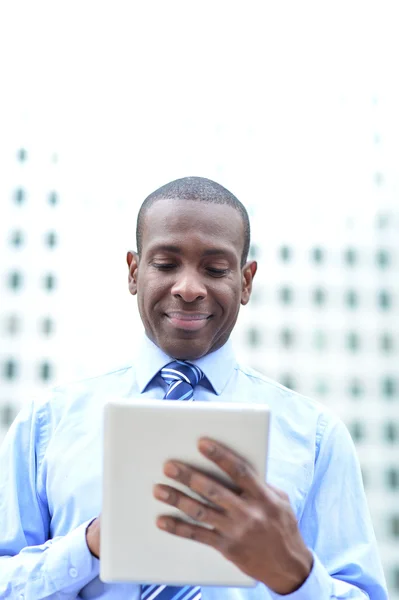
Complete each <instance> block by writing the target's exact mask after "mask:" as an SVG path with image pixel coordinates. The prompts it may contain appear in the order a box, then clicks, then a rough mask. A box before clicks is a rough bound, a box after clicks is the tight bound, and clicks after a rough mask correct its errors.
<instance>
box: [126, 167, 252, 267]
mask: <svg viewBox="0 0 399 600" xmlns="http://www.w3.org/2000/svg"><path fill="white" fill-rule="evenodd" d="M175 199H179V200H193V201H195V202H209V203H212V204H227V205H228V206H231V207H232V208H234V209H235V210H237V211H238V212H239V213H240V215H241V218H242V222H243V225H244V245H243V250H242V254H241V266H242V267H243V266H244V265H245V263H246V262H247V258H248V252H249V245H250V238H251V230H250V224H249V217H248V213H247V210H246V208H245V206H244V205H243V204H242V203H241V202H240V201H239V200H238V198H236V197H235V196H234V194H232V193H231V192H229V190H227V189H226V188H225V187H223V186H222V185H220V183H216V181H212V180H211V179H206V178H205V177H183V178H181V179H175V180H174V181H171V182H170V183H167V184H165V185H163V186H162V187H160V188H158V189H157V190H155V192H152V194H150V195H149V196H147V198H146V199H145V200H144V202H143V204H142V205H141V207H140V210H139V214H138V215H137V225H136V243H137V252H138V254H139V255H140V254H141V251H142V246H143V228H144V217H145V215H146V212H147V211H148V209H149V208H150V207H151V206H152V205H153V204H154V203H155V202H157V201H158V200H175Z"/></svg>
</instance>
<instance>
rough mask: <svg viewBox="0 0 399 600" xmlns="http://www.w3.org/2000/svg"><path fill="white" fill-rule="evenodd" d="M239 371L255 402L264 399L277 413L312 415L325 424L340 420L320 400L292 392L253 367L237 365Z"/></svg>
mask: <svg viewBox="0 0 399 600" xmlns="http://www.w3.org/2000/svg"><path fill="white" fill-rule="evenodd" d="M237 370H238V372H239V373H240V375H241V376H242V377H245V378H246V380H247V381H248V383H249V384H250V385H251V387H252V392H253V394H254V396H253V398H254V400H255V401H258V399H260V398H261V399H263V401H264V402H266V403H269V404H270V405H271V408H272V409H274V410H275V411H276V410H277V411H278V412H279V411H280V410H282V411H284V412H285V413H287V411H288V412H294V413H298V414H301V415H303V416H305V415H309V416H310V415H312V417H313V418H315V419H316V420H321V421H325V422H327V421H331V420H339V418H338V416H337V415H336V414H335V413H334V412H333V411H332V410H331V409H330V408H329V407H327V406H326V405H325V404H323V403H322V402H320V401H319V400H317V399H315V398H312V397H310V396H307V395H304V394H301V393H299V392H297V391H295V390H292V389H290V388H288V387H286V386H284V385H283V384H281V383H279V382H278V381H276V380H275V379H272V378H271V377H268V376H267V375H265V374H264V373H261V372H260V371H257V370H256V369H253V368H252V367H249V366H247V365H244V364H241V363H240V364H237Z"/></svg>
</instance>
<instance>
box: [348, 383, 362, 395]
mask: <svg viewBox="0 0 399 600" xmlns="http://www.w3.org/2000/svg"><path fill="white" fill-rule="evenodd" d="M349 393H350V395H351V396H352V397H353V398H360V396H362V395H363V393H364V389H363V386H362V383H361V381H360V379H352V380H351V381H350V382H349Z"/></svg>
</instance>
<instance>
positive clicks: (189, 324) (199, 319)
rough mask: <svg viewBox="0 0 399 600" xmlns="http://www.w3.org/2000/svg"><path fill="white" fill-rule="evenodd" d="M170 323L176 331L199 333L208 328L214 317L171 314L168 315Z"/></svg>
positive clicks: (200, 314)
mask: <svg viewBox="0 0 399 600" xmlns="http://www.w3.org/2000/svg"><path fill="white" fill-rule="evenodd" d="M166 317H167V319H168V321H169V323H170V324H171V325H172V327H174V328H175V329H183V330H185V331H199V330H200V329H203V328H204V327H206V325H207V323H208V321H209V320H210V319H211V318H212V315H209V314H207V313H194V312H193V313H190V312H170V313H166Z"/></svg>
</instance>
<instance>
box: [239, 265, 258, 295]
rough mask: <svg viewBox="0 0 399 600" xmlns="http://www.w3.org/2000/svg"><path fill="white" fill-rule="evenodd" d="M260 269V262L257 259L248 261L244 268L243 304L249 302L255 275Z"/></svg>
mask: <svg viewBox="0 0 399 600" xmlns="http://www.w3.org/2000/svg"><path fill="white" fill-rule="evenodd" d="M257 269H258V263H257V262H256V261H255V260H251V261H250V262H247V264H246V265H245V266H244V267H243V268H242V290H241V304H242V305H243V306H245V304H248V302H249V299H250V297H251V292H252V281H253V278H254V277H255V273H256V271H257Z"/></svg>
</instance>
